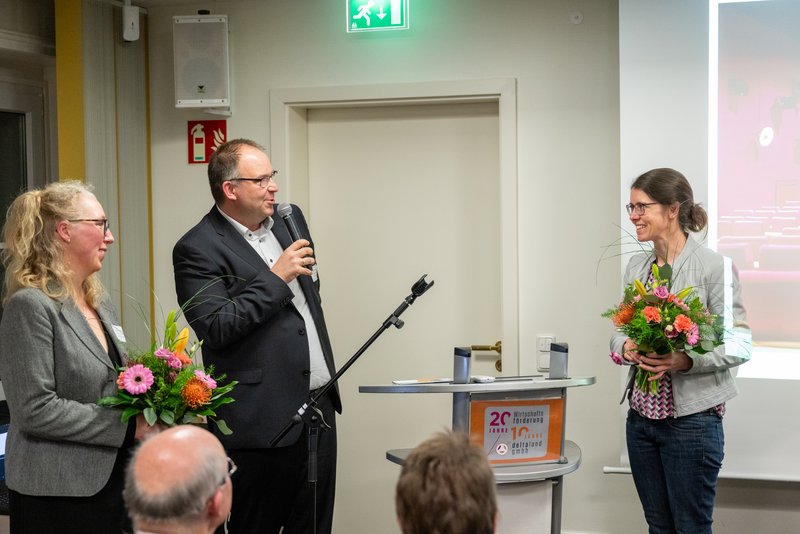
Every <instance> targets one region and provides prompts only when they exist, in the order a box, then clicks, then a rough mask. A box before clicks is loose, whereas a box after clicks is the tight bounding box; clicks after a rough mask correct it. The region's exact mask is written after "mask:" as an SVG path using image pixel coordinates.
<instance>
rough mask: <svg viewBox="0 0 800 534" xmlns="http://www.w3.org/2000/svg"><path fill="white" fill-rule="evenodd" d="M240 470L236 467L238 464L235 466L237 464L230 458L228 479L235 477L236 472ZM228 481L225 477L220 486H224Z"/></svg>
mask: <svg viewBox="0 0 800 534" xmlns="http://www.w3.org/2000/svg"><path fill="white" fill-rule="evenodd" d="M238 469H239V468H238V467H236V464H235V463H233V460H231V458H230V456H228V477H232V476H233V474H234V473H235V472H236V471H237V470H238ZM227 481H228V480H227V478H225V477H224V476H223V477H222V480H221V481H220V483H219V485H220V486H224V485H225V482H227Z"/></svg>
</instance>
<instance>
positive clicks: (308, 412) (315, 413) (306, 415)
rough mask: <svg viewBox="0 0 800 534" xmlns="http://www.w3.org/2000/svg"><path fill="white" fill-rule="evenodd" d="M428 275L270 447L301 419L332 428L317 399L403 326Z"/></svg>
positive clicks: (277, 435)
mask: <svg viewBox="0 0 800 534" xmlns="http://www.w3.org/2000/svg"><path fill="white" fill-rule="evenodd" d="M426 276H428V275H427V274H423V275H422V276H421V277H420V279H419V280H417V281H416V282H415V283H414V285H413V286H411V294H410V295H408V296H407V297H406V298H404V299H403V302H402V303H401V304H400V306H398V307H397V309H396V310H394V311H393V312H392V314H391V315H390V316H389V317H387V318H386V320H385V321H384V322H383V324H382V325H381V326H380V328H378V330H376V331H375V333H374V334H372V336H370V338H369V339H368V340H367V341H366V342H365V343H364V344H363V345H361V348H359V349H358V350H357V351H356V353H355V354H353V355H352V356H351V357H350V359H349V360H347V362H346V363H345V364H344V365H343V366H342V367H340V368H339V370H338V371H337V372H336V374H335V375H333V376H332V377H331V379H330V380H329V381H328V383H327V384H325V385H324V386H322V387H321V388H320V389H318V390H317V393H316V395H314V396H312V397H311V399H309V401H308V402H306V403H305V404H303V405H302V406H301V407H300V409H298V410H297V413H295V414H294V415H293V416H292V418H291V420H290V421H289V422H288V423H287V424H286V426H285V427H283V429H282V430H281V431H280V432H278V434H276V435H275V437H273V438H272V439H271V440H270V442H269V446H270V447H275V446H276V445H277V444H278V443H279V442H280V440H282V439H283V437H284V436H286V434H288V433H289V431H290V430H291V429H292V427H293V426H294V425H296V424H298V423H300V422H301V421H305V422H306V423H307V424H308V425H309V427H311V428H314V427H315V426H316V427H317V428H322V429H325V428H330V426H329V425H328V424H327V423H326V422H325V419H324V418H323V417H322V413H321V412H320V411H319V410H318V409H317V407H316V406H317V400H318V399H321V398H322V397H323V396H324V395H325V394H326V393H327V392H328V390H329V389H330V388H332V387H333V386H334V384H336V382H338V380H339V378H340V377H341V376H342V375H343V374H344V373H346V372H347V370H348V369H349V368H350V367H351V366H352V365H353V364H354V363H356V360H358V358H360V357H361V355H362V354H364V352H365V351H366V350H367V349H368V348H369V346H370V345H372V344H373V343H374V342H375V340H376V339H378V337H380V335H381V334H383V333H384V332H385V331H386V330H387V329H388V328H389V327H390V326H392V325H394V326H395V327H396V328H403V325H404V324H405V323H403V321H402V320H401V319H400V315H402V314H403V312H404V311H406V310H407V309H408V307H409V306H411V305H412V304H414V301H415V300H417V298H418V297H420V296H422V295H423V294H424V293H425V292H426V291H427V290H429V289H430V288H431V287H432V286H433V284H434V281H433V280H431V281H430V282H428V281H426V280H425V277H426Z"/></svg>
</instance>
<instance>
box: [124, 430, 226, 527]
mask: <svg viewBox="0 0 800 534" xmlns="http://www.w3.org/2000/svg"><path fill="white" fill-rule="evenodd" d="M232 467H233V466H232V464H231V466H230V467H229V460H228V457H227V455H226V454H225V449H224V448H223V447H222V444H220V442H219V440H218V439H217V438H216V437H214V435H213V434H211V433H210V432H208V431H207V430H204V429H202V428H200V427H197V426H193V425H180V426H176V427H172V428H170V429H168V430H165V431H163V432H161V433H159V434H156V435H154V436H153V437H151V438H149V439H147V440H146V441H144V443H142V445H141V446H140V447H139V448H138V449H137V451H136V453H135V455H134V457H133V459H132V460H131V462H130V464H129V465H128V470H127V473H126V477H125V491H124V493H123V495H124V497H125V505H126V506H127V508H128V513H129V515H130V516H131V519H132V520H133V524H134V527H135V528H136V530H137V531H148V532H153V533H170V534H175V533H182V532H192V533H201V532H209V533H210V532H213V531H214V529H215V528H216V527H217V526H218V525H220V524H222V522H224V521H225V519H226V518H227V517H228V513H229V512H230V509H231V495H232V490H233V488H232V483H231V479H230V474H232V471H233V469H231V468H232Z"/></svg>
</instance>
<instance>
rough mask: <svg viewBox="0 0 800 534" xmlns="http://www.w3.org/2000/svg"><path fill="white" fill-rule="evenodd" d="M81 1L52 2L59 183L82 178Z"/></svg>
mask: <svg viewBox="0 0 800 534" xmlns="http://www.w3.org/2000/svg"><path fill="white" fill-rule="evenodd" d="M82 2H83V0H55V8H56V10H55V18H56V51H57V52H56V98H57V106H58V119H57V120H58V126H57V128H58V172H57V175H58V177H59V180H81V181H83V180H84V178H85V176H86V159H85V150H84V125H83V39H82V37H83V17H82V15H83V10H82Z"/></svg>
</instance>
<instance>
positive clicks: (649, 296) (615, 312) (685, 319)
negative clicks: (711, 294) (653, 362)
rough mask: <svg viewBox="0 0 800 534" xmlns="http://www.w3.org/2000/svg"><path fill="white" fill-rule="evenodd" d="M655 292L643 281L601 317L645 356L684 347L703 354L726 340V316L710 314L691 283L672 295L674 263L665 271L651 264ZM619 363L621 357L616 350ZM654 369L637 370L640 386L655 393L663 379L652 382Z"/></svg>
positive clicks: (614, 355) (693, 354)
mask: <svg viewBox="0 0 800 534" xmlns="http://www.w3.org/2000/svg"><path fill="white" fill-rule="evenodd" d="M652 273H653V282H652V284H651V287H650V290H649V291H648V290H647V289H646V288H645V285H644V284H643V283H642V282H641V281H640V280H634V281H633V283H632V284H630V285H628V286H627V287H626V288H625V294H624V296H623V298H622V302H620V303H619V305H617V306H614V307H613V308H610V309H608V310H606V311H605V312H604V313H603V314H602V315H603V317H608V318H610V319H611V321H612V322H613V323H614V326H615V327H616V328H617V331H618V332H621V333H623V334H625V335H626V336H627V337H628V338H630V339H631V340H633V341H634V342H635V343H636V344H637V345H638V352H639V353H640V354H643V355H644V354H648V353H653V352H654V353H656V354H669V353H670V352H675V351H683V352H686V354H687V355H689V356H690V357H692V358H694V357H700V356H702V355H703V354H705V353H707V352H711V351H713V350H714V348H716V347H717V346H719V345H720V344H722V334H723V325H722V318H721V317H719V316H717V315H714V314H712V313H710V312H709V311H708V309H706V307H705V306H703V303H702V302H700V298H699V297H698V296H697V294H696V293H695V292H694V290H693V288H692V287H687V288H684V289H682V290H681V291H679V292H677V293H672V292H671V289H670V279H671V277H672V268H671V267H670V265H669V264H666V265H664V266H662V267H661V268H660V269H659V267H658V266H657V265H656V264H653V267H652ZM611 358H612V360H614V361H617V362H621V361H622V357H621V355H619V354H617V353H612V354H611ZM652 376H653V373H651V372H649V371H644V370H642V369H637V372H636V381H635V384H636V387H637V388H638V389H640V390H642V391H645V392H648V393H650V394H653V395H655V394H656V393H658V381H656V380H649V379H650V378H651V377H652Z"/></svg>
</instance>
